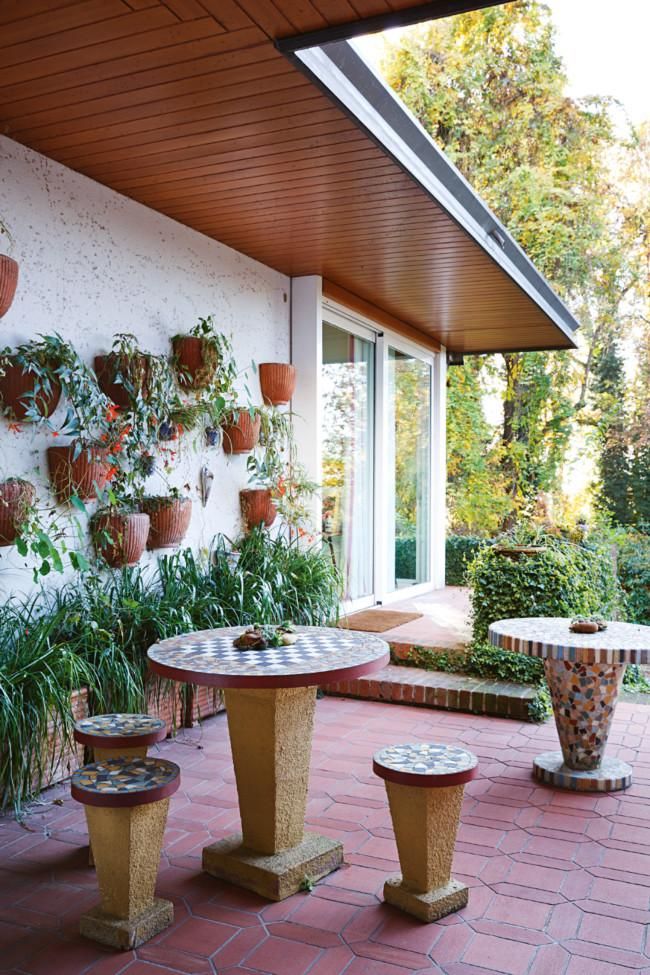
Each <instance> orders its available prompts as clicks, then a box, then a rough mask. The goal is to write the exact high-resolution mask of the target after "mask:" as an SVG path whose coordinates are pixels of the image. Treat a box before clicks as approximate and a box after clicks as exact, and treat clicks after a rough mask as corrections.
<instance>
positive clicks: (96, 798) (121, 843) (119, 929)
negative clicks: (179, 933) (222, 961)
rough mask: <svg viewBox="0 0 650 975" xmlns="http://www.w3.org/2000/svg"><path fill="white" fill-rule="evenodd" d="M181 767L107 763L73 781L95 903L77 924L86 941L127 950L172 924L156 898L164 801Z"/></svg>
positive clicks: (168, 907)
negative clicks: (92, 869) (92, 868)
mask: <svg viewBox="0 0 650 975" xmlns="http://www.w3.org/2000/svg"><path fill="white" fill-rule="evenodd" d="M179 784H180V769H179V767H178V765H175V764H174V762H167V761H165V760H164V759H161V758H133V759H129V758H108V759H106V761H103V762H94V763H93V764H92V765H86V766H84V768H81V769H79V770H78V771H77V772H75V773H74V775H73V776H72V785H71V793H72V798H73V799H76V800H77V801H78V802H81V803H83V805H84V808H85V812H86V822H87V823H88V832H89V834H90V840H91V843H92V848H93V851H94V854H95V865H96V867H97V881H98V884H99V892H100V898H101V899H100V904H99V906H98V907H95V908H93V910H91V911H89V912H88V913H87V914H84V915H83V916H82V918H81V923H80V927H79V930H80V931H81V934H82V935H84V937H86V938H91V939H92V940H93V941H99V942H100V943H101V944H105V945H110V946H111V947H112V948H121V949H122V950H125V951H126V950H128V949H130V948H136V947H137V946H138V945H141V944H143V942H145V941H148V940H149V939H150V938H152V937H153V936H154V935H155V934H158V932H159V931H163V930H164V929H165V928H166V927H168V925H170V924H171V923H172V921H173V920H174V907H173V904H172V903H171V901H166V900H160V899H159V898H156V897H154V890H155V886H156V877H157V875H158V865H159V863H160V852H161V849H162V841H163V833H164V831H165V823H166V822H167V812H168V810H169V797H170V796H171V795H173V794H174V792H176V790H177V789H178V786H179Z"/></svg>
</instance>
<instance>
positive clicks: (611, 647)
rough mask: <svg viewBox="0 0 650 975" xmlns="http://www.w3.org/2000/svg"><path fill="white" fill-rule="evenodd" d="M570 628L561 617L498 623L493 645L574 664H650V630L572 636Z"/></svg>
mask: <svg viewBox="0 0 650 975" xmlns="http://www.w3.org/2000/svg"><path fill="white" fill-rule="evenodd" d="M570 624H571V620H570V619H565V618H562V617H557V618H552V619H547V618H546V617H543V616H538V617H529V618H527V619H511V620H498V621H497V622H496V623H492V625H491V626H490V630H489V638H490V643H491V644H492V645H493V646H495V647H501V649H503V650H513V651H515V652H516V653H524V654H526V655H527V656H529V657H544V658H551V659H553V660H567V661H570V662H572V663H582V664H647V663H650V626H639V625H638V624H636V623H608V625H607V629H606V630H600V631H599V632H598V633H572V632H571V630H570V629H569V626H570Z"/></svg>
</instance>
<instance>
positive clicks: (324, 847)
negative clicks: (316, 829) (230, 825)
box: [203, 833, 343, 901]
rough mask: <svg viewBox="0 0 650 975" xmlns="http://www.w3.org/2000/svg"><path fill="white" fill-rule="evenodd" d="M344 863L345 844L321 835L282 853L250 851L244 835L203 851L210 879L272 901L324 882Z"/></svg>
mask: <svg viewBox="0 0 650 975" xmlns="http://www.w3.org/2000/svg"><path fill="white" fill-rule="evenodd" d="M342 862H343V846H342V844H341V843H339V842H338V840H331V839H330V838H329V837H327V836H320V835H319V834H318V833H306V834H305V835H304V839H303V840H302V842H301V843H299V844H298V845H297V846H293V847H291V849H289V850H284V851H281V852H279V853H272V854H264V853H256V852H254V851H253V850H249V849H247V847H245V846H243V845H242V836H241V833H236V834H235V835H234V836H229V837H227V838H226V839H225V840H220V841H219V842H218V843H213V844H212V846H206V847H205V848H204V850H203V869H204V870H205V871H206V872H207V873H209V874H210V875H211V876H213V877H218V878H219V880H225V881H227V882H228V883H231V884H237V886H239V887H245V888H246V889H247V890H252V891H254V892H255V893H256V894H260V895H261V896H262V897H267V898H268V899H269V900H272V901H281V900H284V898H285V897H291V895H292V894H295V893H297V892H298V891H299V890H300V889H301V888H302V887H303V885H304V883H305V880H310V881H317V880H321V878H323V877H326V876H327V874H328V873H332V871H333V870H336V869H337V868H338V867H340V866H341V863H342Z"/></svg>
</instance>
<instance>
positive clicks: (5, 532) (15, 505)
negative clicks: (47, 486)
mask: <svg viewBox="0 0 650 975" xmlns="http://www.w3.org/2000/svg"><path fill="white" fill-rule="evenodd" d="M35 497H36V488H35V487H34V485H33V484H30V483H29V481H23V480H21V479H20V478H18V477H16V478H13V477H12V478H9V479H8V480H6V481H2V482H0V545H2V546H4V545H13V543H14V542H15V541H16V539H17V538H18V536H19V535H20V529H21V527H22V525H23V524H24V522H25V519H26V518H27V515H28V514H29V509H30V508H31V506H32V504H33V503H34V498H35Z"/></svg>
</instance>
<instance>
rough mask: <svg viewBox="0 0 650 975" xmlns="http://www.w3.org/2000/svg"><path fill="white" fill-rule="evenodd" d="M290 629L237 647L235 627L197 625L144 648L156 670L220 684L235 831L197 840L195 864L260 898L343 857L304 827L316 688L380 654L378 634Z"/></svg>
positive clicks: (383, 652)
mask: <svg viewBox="0 0 650 975" xmlns="http://www.w3.org/2000/svg"><path fill="white" fill-rule="evenodd" d="M298 632H299V634H300V635H299V638H298V641H297V642H296V643H295V644H294V645H293V646H289V647H273V648H269V649H267V650H246V651H242V650H238V649H237V648H236V647H234V646H233V640H234V639H235V638H236V637H237V636H238V635H239V634H240V633H242V628H240V627H228V628H223V629H218V630H204V631H202V632H199V633H190V634H187V635H186V636H181V637H174V638H172V639H169V640H164V641H162V642H161V643H157V644H155V645H154V646H153V647H151V648H150V649H149V652H148V656H149V666H150V668H151V670H153V671H154V673H156V674H159V675H161V676H163V677H169V678H171V679H172V680H175V681H181V682H185V683H190V684H203V685H207V686H211V687H222V688H224V694H225V699H226V713H227V718H228V730H229V733H230V743H231V747H232V756H233V764H234V768H235V778H236V781H237V793H238V796H239V811H240V814H241V821H242V833H237V834H235V835H234V836H229V837H227V838H226V839H224V840H220V841H219V842H217V843H213V844H212V845H211V846H207V847H205V849H204V850H203V869H204V870H206V871H207V872H208V873H210V874H212V875H213V876H215V877H219V878H220V879H221V880H226V881H229V882H231V883H234V884H238V885H239V886H240V887H246V888H248V889H249V890H254V891H255V892H256V893H258V894H261V895H262V896H263V897H268V898H269V899H270V900H283V899H284V898H285V897H289V896H290V895H291V894H294V893H295V892H296V891H297V890H299V889H300V887H301V884H302V883H303V881H304V880H305V877H309V878H311V879H313V880H317V879H319V878H320V877H324V876H325V875H326V874H328V873H330V872H331V871H332V870H335V869H336V868H337V867H338V866H339V865H340V864H341V862H342V860H343V847H342V845H341V843H340V842H338V841H335V840H332V839H330V838H329V837H326V836H320V835H319V834H317V833H305V831H304V823H305V806H306V802H307V786H308V781H309V759H310V756H311V740H312V727H313V720H314V710H315V707H316V688H317V687H318V685H319V684H330V683H335V682H336V681H339V680H349V679H352V678H354V677H361V676H364V675H365V674H370V673H374V672H375V671H377V670H381V669H382V667H385V666H386V664H387V663H388V660H389V651H388V644H387V643H385V642H384V641H383V640H380V639H379V638H378V637H373V636H366V635H365V634H363V633H356V632H350V631H345V630H337V629H330V628H327V627H312V626H304V627H298Z"/></svg>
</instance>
